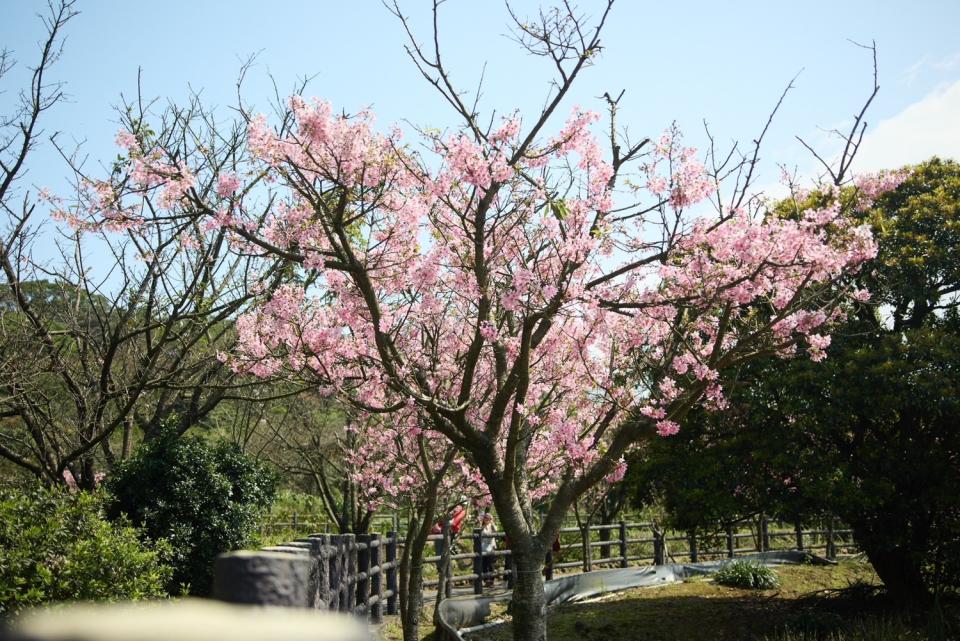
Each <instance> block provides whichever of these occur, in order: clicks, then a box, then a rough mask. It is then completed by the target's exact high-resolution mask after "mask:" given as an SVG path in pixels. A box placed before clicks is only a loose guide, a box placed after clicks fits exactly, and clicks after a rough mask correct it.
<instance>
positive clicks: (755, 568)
mask: <svg viewBox="0 0 960 641" xmlns="http://www.w3.org/2000/svg"><path fill="white" fill-rule="evenodd" d="M713 579H714V581H716V582H717V583H719V584H720V585H726V586H728V587H731V588H748V589H753V590H770V589H772V588H777V587H780V578H779V577H778V576H777V572H776V570H774V569H773V568H771V567H767V566H766V565H763V564H761V563H757V562H756V561H750V560H747V559H738V560H736V561H731V562H730V563H726V564H724V566H723V567H722V568H720V570H719V571H718V572H717V573H716V574H715V575H713Z"/></svg>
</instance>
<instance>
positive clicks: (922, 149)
mask: <svg viewBox="0 0 960 641" xmlns="http://www.w3.org/2000/svg"><path fill="white" fill-rule="evenodd" d="M931 156H940V157H941V158H953V159H955V160H960V80H958V81H955V82H953V83H952V84H947V85H943V86H941V87H939V88H937V89H935V90H934V91H932V92H931V93H929V94H927V95H926V96H924V97H923V98H922V99H920V100H919V101H917V102H915V103H913V104H912V105H910V106H908V107H907V108H906V109H904V110H903V111H901V112H900V113H898V114H896V115H895V116H893V117H891V118H887V119H886V120H881V121H880V122H879V123H877V125H876V126H874V127H870V128H868V129H867V135H866V136H864V139H863V144H862V145H861V146H860V151H859V152H858V153H857V157H856V159H855V160H854V169H855V170H856V171H857V172H867V171H877V170H878V169H891V168H895V167H901V166H903V165H908V164H913V163H918V162H921V161H924V160H926V159H928V158H930V157H931Z"/></svg>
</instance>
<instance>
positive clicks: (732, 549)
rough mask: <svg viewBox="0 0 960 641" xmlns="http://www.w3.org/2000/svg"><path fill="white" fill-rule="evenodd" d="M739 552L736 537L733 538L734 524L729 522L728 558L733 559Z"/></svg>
mask: <svg viewBox="0 0 960 641" xmlns="http://www.w3.org/2000/svg"><path fill="white" fill-rule="evenodd" d="M736 553H737V543H736V539H735V538H733V524H732V523H728V524H727V558H728V559H732V558H733V557H734V555H736Z"/></svg>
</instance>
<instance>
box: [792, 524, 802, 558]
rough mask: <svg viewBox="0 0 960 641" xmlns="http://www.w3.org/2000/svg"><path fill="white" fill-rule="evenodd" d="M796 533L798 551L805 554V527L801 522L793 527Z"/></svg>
mask: <svg viewBox="0 0 960 641" xmlns="http://www.w3.org/2000/svg"><path fill="white" fill-rule="evenodd" d="M793 529H794V532H796V534H797V549H798V550H800V551H801V552H803V525H802V524H801V523H800V521H797V522H796V523H795V524H794V526H793Z"/></svg>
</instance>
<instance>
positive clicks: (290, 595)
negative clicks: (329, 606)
mask: <svg viewBox="0 0 960 641" xmlns="http://www.w3.org/2000/svg"><path fill="white" fill-rule="evenodd" d="M309 581H310V559H309V558H307V556H306V555H301V554H296V553H288V552H259V551H258V552H252V551H247V550H243V551H239V552H228V553H226V554H221V555H220V556H218V557H217V560H216V562H215V563H214V568H213V597H214V598H215V599H218V600H220V601H227V602H229V603H248V604H255V605H282V606H290V607H308V606H309V605H310V598H309V597H310V594H309V587H308V586H309Z"/></svg>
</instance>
